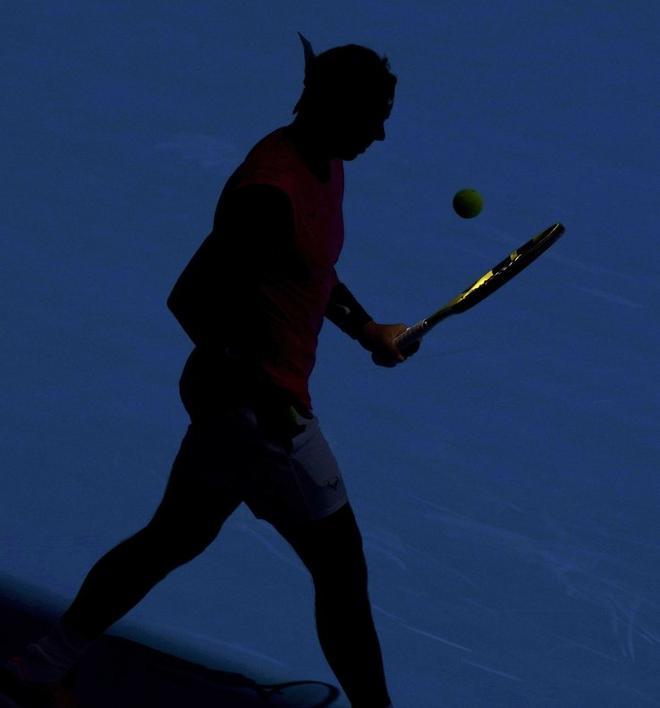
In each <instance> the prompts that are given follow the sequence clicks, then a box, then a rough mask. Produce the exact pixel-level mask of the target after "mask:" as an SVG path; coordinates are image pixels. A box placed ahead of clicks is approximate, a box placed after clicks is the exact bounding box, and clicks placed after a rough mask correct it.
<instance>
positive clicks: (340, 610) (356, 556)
mask: <svg viewBox="0 0 660 708" xmlns="http://www.w3.org/2000/svg"><path fill="white" fill-rule="evenodd" d="M273 525H274V526H275V528H277V530H278V531H279V532H280V533H281V534H282V536H283V537H284V538H285V539H286V540H287V541H288V542H289V543H290V544H291V546H292V547H293V549H294V550H295V551H296V553H297V554H298V555H299V556H300V558H301V560H302V562H303V563H304V564H305V566H306V567H307V568H308V569H309V571H310V573H311V575H312V579H313V582H314V588H315V610H316V627H317V632H318V636H319V641H320V643H321V647H322V649H323V653H324V654H325V657H326V659H327V661H328V663H329V665H330V667H331V668H332V670H333V672H334V674H335V675H336V677H337V680H338V681H339V683H340V684H341V686H342V688H343V689H344V691H345V693H346V695H347V697H348V698H349V700H350V701H351V706H352V707H353V708H387V706H389V705H391V702H390V698H389V695H388V691H387V685H386V681H385V672H384V668H383V657H382V654H381V649H380V643H379V641H378V636H377V634H376V629H375V626H374V622H373V618H372V614H371V603H370V600H369V594H368V587H367V584H368V582H367V581H368V577H367V564H366V560H365V557H364V552H363V547H362V537H361V534H360V530H359V528H358V525H357V522H356V520H355V516H354V514H353V510H352V508H351V506H350V504H349V503H346V504H345V505H344V506H343V507H342V508H341V509H339V510H338V511H336V512H334V513H333V514H331V515H330V516H327V517H325V518H323V519H321V520H318V521H308V522H306V523H303V524H299V525H295V526H291V525H288V524H284V523H281V522H275V523H274V524H273Z"/></svg>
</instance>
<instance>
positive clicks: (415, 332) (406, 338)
mask: <svg viewBox="0 0 660 708" xmlns="http://www.w3.org/2000/svg"><path fill="white" fill-rule="evenodd" d="M426 329H427V328H426V320H421V321H420V322H417V324H414V325H412V327H408V329H406V330H404V331H403V332H401V334H399V335H397V336H396V337H395V338H394V344H395V345H396V346H397V347H398V348H399V349H401V350H404V349H406V348H407V347H408V346H409V345H410V344H412V343H413V342H416V341H417V340H418V339H421V338H422V337H423V336H424V334H425V332H426Z"/></svg>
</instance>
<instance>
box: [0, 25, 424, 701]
mask: <svg viewBox="0 0 660 708" xmlns="http://www.w3.org/2000/svg"><path fill="white" fill-rule="evenodd" d="M301 40H302V41H303V45H304V48H305V59H306V61H305V88H304V91H303V94H302V96H301V98H300V100H299V101H298V103H297V105H296V107H295V108H294V113H297V116H296V119H295V120H294V121H293V123H291V124H290V125H287V126H284V127H281V128H278V129H277V130H275V131H273V132H272V133H270V134H268V135H267V136H266V137H264V138H263V139H262V140H260V141H259V142H258V143H257V144H256V145H255V146H254V147H253V148H252V150H250V152H249V154H248V155H247V157H246V158H245V160H244V161H243V163H241V165H239V167H238V168H237V169H236V171H235V172H234V173H233V174H232V175H231V177H230V178H229V179H228V181H227V183H226V185H225V187H224V189H223V192H222V194H221V196H220V200H219V202H218V206H217V209H216V212H215V217H214V222H213V229H212V231H211V233H210V234H209V235H208V236H207V238H206V239H205V240H204V241H203V243H202V244H201V245H200V247H199V249H198V250H197V252H196V253H195V254H194V255H193V257H192V259H191V260H190V262H189V263H188V265H187V266H186V268H185V269H184V271H183V272H182V274H181V276H180V277H179V278H178V280H177V282H176V284H175V286H174V288H173V290H172V292H171V294H170V296H169V298H168V301H167V304H168V307H169V308H170V310H171V311H172V312H173V314H174V315H175V316H176V318H177V320H178V321H179V322H180V324H181V325H182V327H183V329H184V330H185V331H186V333H187V334H188V336H189V337H190V339H191V341H192V342H193V343H194V345H195V347H194V349H193V351H192V353H191V354H190V356H189V357H188V360H187V362H186V365H185V367H184V370H183V373H182V375H181V379H180V382H179V386H180V393H181V398H182V401H183V404H184V406H185V408H186V411H187V412H188V414H189V416H190V420H191V422H190V425H189V426H188V430H187V432H186V434H185V436H184V438H183V441H182V443H181V447H180V449H179V451H178V454H177V456H176V458H175V460H174V463H173V466H172V470H171V473H170V477H169V480H168V483H167V487H166V489H165V492H164V496H163V499H162V501H161V503H160V505H159V507H158V508H157V510H156V512H155V514H154V516H153V518H152V519H151V521H149V523H148V524H147V525H146V526H145V527H144V528H143V529H142V530H140V531H139V532H137V533H136V534H135V535H133V536H131V537H130V538H128V539H126V540H124V541H123V542H122V543H120V544H119V545H118V546H116V547H115V548H113V549H112V550H110V551H109V552H108V553H107V554H106V555H105V556H103V557H102V558H101V559H100V560H99V561H98V562H97V563H96V564H95V565H94V567H93V568H92V569H91V571H90V572H89V574H88V575H87V577H86V578H85V581H84V583H83V584H82V587H81V588H80V591H79V592H78V595H77V596H76V598H75V600H74V601H73V603H72V604H71V606H70V607H69V608H68V609H67V611H66V612H65V613H64V615H63V616H62V618H61V619H60V622H59V623H58V624H57V626H56V627H55V628H54V629H53V631H52V632H51V633H50V634H49V635H47V636H46V637H44V638H43V639H42V640H40V641H39V642H37V643H35V644H32V645H30V646H29V647H28V648H27V649H26V651H25V652H24V653H23V655H22V656H20V657H14V658H13V659H12V660H11V661H10V663H9V665H8V666H9V669H10V670H11V671H12V672H13V674H14V675H16V676H18V678H19V680H18V681H17V684H18V683H20V687H22V688H23V689H24V690H26V691H30V690H32V691H34V692H35V693H37V692H40V693H41V694H42V695H43V696H45V698H44V700H45V701H48V700H51V704H52V705H55V701H56V698H55V696H56V693H57V691H58V690H60V688H59V687H61V683H60V680H61V679H62V677H63V676H65V674H67V672H68V671H69V670H70V669H71V668H72V667H75V665H76V663H77V662H78V660H79V658H80V656H81V655H82V653H83V652H84V651H85V650H86V649H87V647H88V646H89V643H90V642H92V641H94V639H96V638H97V637H99V636H100V635H101V634H102V633H103V632H104V631H106V630H107V629H108V628H109V627H110V626H111V625H112V624H114V623H115V622H116V621H117V620H119V619H120V618H121V617H123V616H124V615H125V614H126V613H127V612H128V611H129V610H130V609H132V608H133V607H134V606H135V605H136V604H137V603H138V602H139V601H140V600H141V599H142V598H143V597H144V596H145V595H146V594H147V593H148V592H149V590H151V588H153V587H154V586H155V585H156V584H157V583H158V582H160V581H161V580H163V578H165V577H166V576H167V575H168V574H169V573H170V572H172V571H173V570H174V569H175V568H177V567H179V566H181V565H182V564H184V563H187V562H189V561H190V560H192V559H193V558H195V557H196V556H198V555H199V554H200V553H201V552H202V551H203V550H204V549H205V548H206V547H207V546H208V545H209V544H210V543H211V542H212V541H213V540H214V539H215V538H216V536H217V535H218V533H219V531H220V529H221V527H222V525H223V523H224V522H225V520H226V519H227V518H228V517H229V516H230V515H231V514H232V513H233V512H234V510H235V509H236V508H237V507H238V506H239V505H240V504H241V503H242V502H245V503H246V504H247V505H248V506H249V508H250V509H251V510H252V512H253V513H254V514H255V516H256V517H257V518H259V519H264V520H266V521H268V522H269V523H271V524H272V525H273V527H274V528H276V529H277V531H278V532H279V533H280V534H282V536H283V537H284V538H285V539H286V540H287V541H288V542H289V543H290V544H291V546H292V548H293V549H294V550H295V551H296V553H297V554H298V555H299V556H300V558H301V560H302V562H303V563H304V564H305V566H306V567H307V568H308V569H309V571H310V574H311V578H312V580H313V583H314V588H315V608H316V625H317V631H318V636H319V640H320V643H321V646H322V649H323V652H324V654H325V656H326V658H327V660H328V662H329V664H330V666H331V668H332V670H333V671H334V673H335V675H336V676H337V679H338V680H339V682H340V684H341V686H342V688H343V689H344V691H345V692H346V694H347V696H348V698H349V699H350V701H351V705H352V706H353V707H354V708H386V707H387V706H391V703H390V698H389V695H388V691H387V687H386V682H385V676H384V670H383V661H382V656H381V651H380V645H379V642H378V638H377V635H376V631H375V628H374V623H373V619H372V615H371V606H370V600H369V596H368V591H367V566H366V562H365V557H364V553H363V548H362V538H361V534H360V531H359V529H358V526H357V523H356V520H355V517H354V515H353V511H352V508H351V505H350V503H349V501H348V497H347V492H346V488H345V486H344V482H343V479H342V475H341V472H340V470H339V468H338V466H337V462H336V460H335V457H334V455H333V453H332V451H331V450H330V447H329V446H328V443H327V441H326V440H325V438H324V436H323V434H322V432H321V428H320V426H319V422H318V420H317V418H316V416H315V415H314V414H313V412H312V403H311V399H310V395H309V390H308V381H309V377H310V374H311V372H312V369H313V367H314V363H315V353H316V347H317V340H318V335H319V332H320V330H321V326H322V323H323V319H324V317H327V318H328V319H330V320H331V321H332V322H333V323H334V324H336V325H337V326H338V327H340V328H341V329H342V330H343V331H344V332H346V333H347V334H348V335H349V336H350V337H352V338H353V339H355V340H357V341H358V342H359V343H360V344H361V345H362V346H363V347H364V348H365V349H367V350H368V351H369V352H371V353H372V358H373V360H374V362H375V363H377V364H379V365H382V366H387V367H392V366H395V365H396V364H397V363H398V362H400V361H403V360H404V359H405V356H406V355H405V354H404V353H402V352H400V351H399V350H398V349H397V347H396V346H395V344H394V341H393V340H394V337H395V336H396V335H397V334H399V333H400V332H402V331H403V330H404V329H405V328H406V325H404V324H377V323H376V322H374V321H373V319H372V318H371V317H370V316H369V315H368V314H367V312H366V311H365V310H364V309H363V308H362V307H361V306H360V304H359V303H358V302H357V300H356V299H355V298H354V297H353V295H352V294H351V293H350V291H349V290H348V288H347V287H346V286H345V285H343V284H342V283H341V282H340V280H339V278H338V276H337V273H336V270H335V263H336V262H337V260H338V258H339V255H340V252H341V249H342V245H343V240H344V231H343V219H342V199H343V191H344V172H343V161H344V160H353V159H355V158H356V157H357V156H358V155H359V154H361V153H363V152H364V151H365V150H366V149H367V148H368V147H369V146H370V145H371V144H372V143H373V142H374V141H376V140H384V139H385V131H384V123H385V121H386V120H387V118H388V117H389V115H390V112H391V110H392V104H393V100H394V89H395V84H396V77H395V76H394V75H392V74H391V73H390V72H389V64H388V61H387V58H380V57H379V56H378V55H377V54H375V53H374V52H373V51H372V50H370V49H367V48H365V47H360V46H357V45H347V46H343V47H337V48H334V49H331V50H329V51H327V52H324V53H323V54H321V55H319V56H318V57H316V56H315V55H314V53H313V51H312V48H311V46H310V44H309V42H307V40H306V39H304V37H302V35H301ZM418 348H419V343H417V344H415V345H414V346H413V347H412V349H411V350H410V351H408V352H407V355H410V354H411V353H414V352H415V351H417V349H418ZM5 676H6V674H5ZM35 686H37V687H38V688H35ZM20 687H18V688H20ZM18 688H17V690H18Z"/></svg>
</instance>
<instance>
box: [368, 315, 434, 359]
mask: <svg viewBox="0 0 660 708" xmlns="http://www.w3.org/2000/svg"><path fill="white" fill-rule="evenodd" d="M407 329H408V325H405V324H401V323H398V324H378V323H377V322H373V321H371V322H367V324H366V325H365V326H364V329H363V330H362V333H361V335H360V338H359V342H360V344H361V345H362V346H363V347H364V348H365V349H366V350H367V351H369V352H371V359H372V361H373V362H374V364H377V365H378V366H385V367H387V368H390V369H391V368H392V367H394V366H396V365H397V364H401V363H402V362H404V361H405V360H406V359H408V358H409V357H410V356H412V355H413V354H414V353H415V352H416V351H417V350H418V349H419V347H420V345H421V341H420V340H418V341H416V342H414V343H413V344H411V345H410V346H409V347H408V348H406V349H405V350H400V349H399V348H398V347H397V346H396V344H394V339H395V338H396V337H397V336H398V335H399V334H401V333H402V332H405V331H406V330H407Z"/></svg>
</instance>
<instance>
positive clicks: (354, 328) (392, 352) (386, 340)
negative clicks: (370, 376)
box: [325, 280, 420, 368]
mask: <svg viewBox="0 0 660 708" xmlns="http://www.w3.org/2000/svg"><path fill="white" fill-rule="evenodd" d="M325 314H326V317H327V318H328V319H329V320H330V321H331V322H333V323H334V324H335V325H336V326H337V327H339V329H341V330H342V331H343V332H345V333H346V334H348V335H349V337H351V338H352V339H355V340H357V341H358V342H359V343H360V345H361V346H362V347H363V348H364V349H366V350H367V351H368V352H371V354H372V357H371V358H372V359H373V361H374V363H375V364H378V365H379V366H386V367H389V368H391V367H393V366H396V365H397V364H399V363H401V362H402V361H405V359H406V358H408V357H409V356H411V355H412V354H414V353H415V352H416V351H417V350H418V349H419V347H420V342H416V343H415V344H414V345H413V346H412V347H410V348H409V349H408V350H406V351H405V352H401V351H400V350H399V349H398V348H397V346H396V345H395V344H394V339H395V338H396V336H397V335H399V334H401V332H404V331H405V330H406V329H407V328H408V327H407V325H405V324H402V323H397V324H379V323H377V322H375V321H374V319H373V317H371V315H370V314H369V313H368V312H367V311H366V310H365V309H364V308H363V307H362V305H360V303H359V302H358V301H357V300H356V299H355V296H354V295H353V294H352V293H351V291H350V290H349V289H348V288H347V287H346V285H344V283H342V282H340V281H339V280H337V283H336V284H335V286H334V288H333V289H332V292H331V295H330V301H329V303H328V306H327V308H326V313H325Z"/></svg>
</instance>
